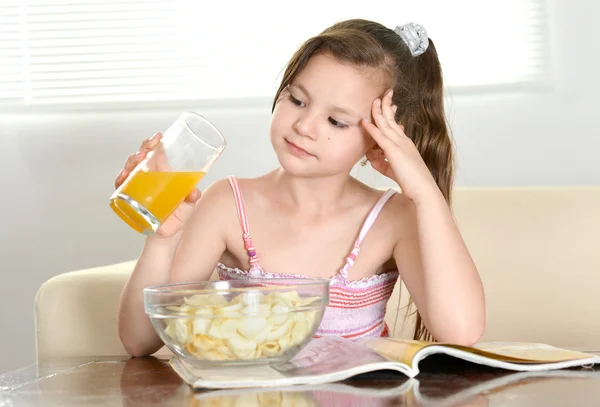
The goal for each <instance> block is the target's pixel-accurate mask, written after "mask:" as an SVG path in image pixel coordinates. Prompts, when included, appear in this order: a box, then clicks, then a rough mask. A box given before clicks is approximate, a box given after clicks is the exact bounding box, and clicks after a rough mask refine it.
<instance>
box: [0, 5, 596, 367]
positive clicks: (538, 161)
mask: <svg viewBox="0 0 600 407" xmlns="http://www.w3.org/2000/svg"><path fill="white" fill-rule="evenodd" d="M548 5H549V12H550V23H551V44H552V49H551V52H552V55H553V72H554V76H553V82H552V87H551V89H547V90H542V91H527V90H523V91H510V92H509V91H505V92H502V93H490V94H469V95H466V94H462V95H461V94H457V95H452V101H451V103H452V104H451V120H452V125H453V131H454V135H455V139H456V143H457V147H458V160H459V169H458V176H457V184H458V185H461V186H479V185H486V186H515V185H518V186H527V185H600V159H599V158H598V151H600V137H599V136H600V134H599V132H598V130H597V118H598V115H597V114H595V113H596V112H595V110H596V108H598V103H597V102H596V100H597V99H596V98H597V95H598V94H599V93H600V85H599V82H600V78H599V74H598V69H597V66H598V63H600V60H599V57H598V54H597V53H594V52H592V49H593V48H594V47H595V39H596V38H598V37H599V36H600V28H598V25H597V24H596V17H595V16H597V15H598V14H600V4H598V3H596V2H593V1H592V0H577V1H570V2H569V3H568V5H567V2H566V1H560V0H553V1H550V2H549V3H548ZM473 52H476V50H474V51H473ZM269 106H270V103H269V102H268V101H265V102H264V103H262V104H258V105H254V106H253V107H249V106H246V107H244V106H233V107H227V106H221V107H217V108H215V107H207V106H186V107H185V109H189V110H196V111H198V112H201V113H202V114H204V115H205V116H207V117H208V118H209V119H210V120H211V121H213V122H214V123H215V124H216V125H217V127H218V128H220V129H221V130H222V131H223V133H224V134H225V136H226V137H227V139H228V140H229V147H228V149H227V151H226V152H225V153H224V155H223V156H222V158H221V159H220V160H219V161H218V162H217V164H216V165H215V167H214V168H213V170H211V172H210V173H209V175H208V176H207V177H206V178H205V180H204V181H203V182H202V185H206V184H208V183H210V182H212V181H214V180H215V179H217V178H221V177H223V176H225V175H228V174H235V175H238V176H254V175H258V174H261V173H263V172H265V171H267V170H269V169H271V168H272V167H274V166H275V165H276V160H275V157H274V155H273V154H272V152H271V151H270V145H269V141H268V124H269V117H270V109H269ZM181 110H182V109H181V108H176V109H155V110H152V111H145V112H135V111H120V112H111V111H104V112H96V113H92V112H78V113H76V114H70V113H66V112H57V111H47V112H44V113H35V112H30V113H15V112H0V140H1V143H2V144H1V146H0V168H1V170H2V171H0V191H1V192H0V193H1V194H2V199H1V200H0V213H2V214H3V215H4V219H3V224H2V226H0V310H1V311H0V326H1V327H2V328H1V331H2V335H1V336H0V372H3V371H7V370H11V369H15V368H18V367H21V366H24V365H26V364H30V363H33V362H34V357H35V348H34V336H33V333H34V330H33V326H34V325H33V300H34V296H35V293H36V291H37V289H38V288H39V286H40V285H41V284H42V283H43V282H44V281H45V280H47V279H49V278H50V277H52V276H55V275H57V274H59V273H63V272H66V271H70V270H75V269H80V268H85V267H92V266H97V265H102V264H108V263H113V262H118V261H123V260H127V259H132V258H135V257H136V256H137V254H138V252H139V249H140V247H141V244H142V238H141V236H138V235H136V234H135V233H134V232H132V231H130V230H129V229H128V228H127V227H126V226H124V224H123V223H122V222H121V221H120V220H119V219H118V218H117V217H116V216H115V215H114V214H113V213H112V212H111V210H110V209H109V206H108V197H109V196H110V194H111V192H112V190H113V187H112V185H113V180H114V177H115V176H116V175H117V173H118V171H119V170H120V168H121V166H122V164H123V162H124V159H125V158H126V156H127V155H128V154H130V153H131V152H133V151H135V150H136V149H137V147H138V145H139V142H140V141H141V139H142V138H144V137H147V136H149V135H151V134H153V133H154V132H156V131H161V130H164V129H165V128H166V127H168V125H169V124H170V123H171V122H172V121H173V120H174V119H175V118H176V117H177V115H178V113H179V112H180V111H181ZM360 171H361V173H362V174H363V175H364V178H365V180H366V181H370V182H375V183H377V184H378V185H380V186H383V185H384V183H383V182H382V180H381V178H380V177H376V176H375V175H373V174H370V173H366V171H365V170H363V169H361V170H360ZM365 173H366V174H365Z"/></svg>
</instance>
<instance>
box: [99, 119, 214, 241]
mask: <svg viewBox="0 0 600 407" xmlns="http://www.w3.org/2000/svg"><path fill="white" fill-rule="evenodd" d="M225 146H226V143H225V139H224V138H223V135H222V134H221V133H220V132H219V130H217V128H216V127H215V126H214V125H212V123H210V122H209V121H208V120H206V119H205V118H204V117H202V116H200V115H199V114H196V113H193V112H185V113H183V114H182V115H181V116H180V117H179V118H178V119H177V120H176V121H175V123H173V124H172V125H171V126H170V127H169V128H168V129H167V131H166V132H165V133H164V135H163V137H162V139H161V140H160V142H159V143H158V144H157V145H156V146H155V147H154V148H153V149H152V151H150V152H149V153H148V154H147V155H146V158H145V159H144V160H143V161H141V162H140V163H139V164H138V165H137V167H135V169H134V170H133V171H132V172H131V174H129V176H128V177H127V179H126V180H125V181H124V182H123V183H122V184H121V185H120V186H119V188H117V190H116V191H115V192H114V193H113V195H112V196H111V197H110V206H111V208H112V209H113V210H114V211H115V212H116V213H117V215H119V216H120V217H121V219H123V220H124V221H125V222H126V223H127V224H128V225H129V226H131V227H132V228H133V229H135V230H136V231H138V232H140V233H142V234H144V235H152V234H153V233H154V232H156V230H157V229H158V228H159V226H160V225H161V223H162V222H163V221H164V220H165V219H167V218H168V217H169V215H171V213H173V211H174V210H175V208H177V206H179V204H181V202H183V200H184V199H185V197H186V196H187V195H188V194H189V193H190V192H192V190H193V189H194V188H195V187H196V185H197V184H198V183H199V182H200V180H201V179H202V177H204V174H206V172H207V171H208V169H209V168H210V167H211V166H212V164H213V163H214V162H215V161H216V160H217V158H219V156H220V155H221V153H222V152H223V150H224V149H225Z"/></svg>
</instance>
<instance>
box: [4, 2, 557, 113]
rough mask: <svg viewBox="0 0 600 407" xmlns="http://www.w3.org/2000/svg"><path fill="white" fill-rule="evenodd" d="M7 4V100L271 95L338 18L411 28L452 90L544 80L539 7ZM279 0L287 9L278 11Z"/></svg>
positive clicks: (24, 103)
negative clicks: (417, 28)
mask: <svg viewBox="0 0 600 407" xmlns="http://www.w3.org/2000/svg"><path fill="white" fill-rule="evenodd" d="M277 4H280V3H273V2H267V1H260V0H256V1H253V2H242V1H239V2H227V1H222V2H218V1H213V2H211V3H210V4H207V2H204V1H197V0H123V1H116V0H2V3H1V4H0V104H2V105H11V106H19V105H22V106H28V105H44V104H65V103H66V104H71V103H76V104H82V103H89V104H96V103H114V102H152V101H181V100H202V99H229V98H255V97H270V96H272V95H273V92H274V91H275V89H276V86H277V83H278V81H279V80H280V78H281V73H282V71H283V69H284V66H285V64H286V62H287V61H288V59H289V57H290V56H291V55H292V53H293V52H294V51H295V49H296V48H297V47H298V46H299V45H300V44H301V43H302V42H303V41H304V40H306V39H307V38H309V37H310V36H313V35H316V34H318V33H319V32H320V31H322V30H323V29H324V28H326V27H327V26H329V25H331V24H332V23H334V22H335V21H338V20H342V19H346V18H366V19H372V20H376V21H379V22H381V23H382V24H384V25H386V26H388V27H390V28H393V27H394V26H395V25H398V24H403V23H405V22H409V21H416V22H419V23H421V24H422V25H424V26H425V28H426V29H427V30H428V33H429V35H430V36H431V37H432V38H433V40H434V41H435V43H436V46H437V48H438V52H439V54H440V60H441V62H442V68H443V70H444V75H445V79H446V83H447V85H448V86H451V87H455V88H458V87H460V88H472V89H478V88H482V87H489V86H502V85H515V84H516V85H518V84H525V83H535V82H539V81H542V80H544V79H545V76H546V74H547V70H548V67H547V63H548V59H549V58H548V55H547V44H546V38H547V26H546V19H545V9H544V3H543V0H501V1H500V0H498V1H491V0H490V1H486V2H481V1H477V0H454V1H452V2H447V1H444V0H429V1H418V2H399V1H394V2H391V1H389V2H388V1H386V2H379V3H377V2H375V3H369V4H368V5H366V4H365V2H364V0H359V1H357V0H351V1H350V0H346V1H328V2H324V1H322V0H321V1H316V0H305V1H304V2H303V4H302V7H293V8H292V7H290V8H288V7H283V6H281V5H279V6H278V5H277ZM281 4H282V3H281Z"/></svg>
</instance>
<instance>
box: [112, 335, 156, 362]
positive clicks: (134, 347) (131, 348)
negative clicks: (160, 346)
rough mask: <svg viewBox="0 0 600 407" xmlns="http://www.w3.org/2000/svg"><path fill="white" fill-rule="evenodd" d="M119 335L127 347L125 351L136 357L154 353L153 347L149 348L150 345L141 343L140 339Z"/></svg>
mask: <svg viewBox="0 0 600 407" xmlns="http://www.w3.org/2000/svg"><path fill="white" fill-rule="evenodd" d="M119 337H120V339H121V343H122V344H123V347H124V348H125V351H126V352H127V353H128V354H129V355H131V356H133V357H134V358H137V357H142V356H149V355H151V354H152V353H154V352H153V349H150V348H148V346H144V344H142V343H140V342H139V341H134V340H131V339H128V338H126V337H124V336H123V335H119Z"/></svg>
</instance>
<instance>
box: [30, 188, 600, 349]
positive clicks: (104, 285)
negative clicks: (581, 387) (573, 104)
mask: <svg viewBox="0 0 600 407" xmlns="http://www.w3.org/2000/svg"><path fill="white" fill-rule="evenodd" d="M454 213H455V217H456V219H457V222H458V224H459V227H460V229H461V231H462V234H463V237H464V239H465V241H466V243H467V245H468V247H469V249H470V251H471V254H472V255H473V257H474V260H475V262H476V264H477V267H478V269H479V272H480V274H481V277H482V280H483V283H484V287H485V292H486V300H487V301H486V306H487V329H486V333H485V335H484V337H483V339H482V340H484V341H490V340H502V341H504V340H507V341H533V342H545V343H551V344H553V345H556V346H564V347H570V348H577V349H585V350H596V351H598V350H600V294H599V293H600V251H599V248H600V187H568V188H559V187H555V188H457V189H456V191H455V195H454ZM134 264H135V262H134V261H129V262H125V263H120V264H111V265H103V266H100V267H96V268H93V269H87V270H77V271H71V272H68V273H65V274H61V275H58V276H56V277H54V278H52V279H50V280H48V281H47V282H45V283H44V284H43V285H42V286H41V287H40V289H39V291H38V294H37V296H36V300H35V324H36V331H35V334H36V348H37V357H38V360H41V359H45V358H49V357H55V356H93V355H98V356H99V355H111V356H114V355H124V354H126V353H125V350H124V349H123V347H122V345H121V343H120V341H119V337H118V334H117V323H116V316H117V307H118V300H119V296H120V294H121V290H122V287H123V285H124V283H125V281H126V280H127V278H128V276H129V273H130V272H131V270H132V268H133V265H134ZM397 288H398V287H397ZM398 294H399V290H398V289H397V290H396V291H395V294H394V296H393V297H392V299H391V300H390V302H389V304H388V314H387V316H386V319H387V322H388V324H389V325H390V328H392V329H393V334H394V335H397V336H404V337H409V336H410V335H411V333H412V325H413V324H412V320H409V322H408V323H407V324H403V321H404V315H403V314H402V313H400V314H399V315H397V314H396V309H397V308H398V302H397V301H398ZM401 298H402V301H401V309H404V305H405V303H406V300H407V298H408V297H407V295H406V292H402V295H401ZM159 352H161V353H163V352H165V349H164V348H163V350H161V351H159Z"/></svg>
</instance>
